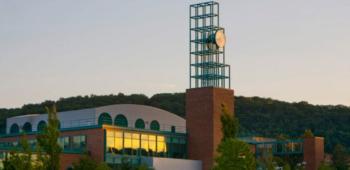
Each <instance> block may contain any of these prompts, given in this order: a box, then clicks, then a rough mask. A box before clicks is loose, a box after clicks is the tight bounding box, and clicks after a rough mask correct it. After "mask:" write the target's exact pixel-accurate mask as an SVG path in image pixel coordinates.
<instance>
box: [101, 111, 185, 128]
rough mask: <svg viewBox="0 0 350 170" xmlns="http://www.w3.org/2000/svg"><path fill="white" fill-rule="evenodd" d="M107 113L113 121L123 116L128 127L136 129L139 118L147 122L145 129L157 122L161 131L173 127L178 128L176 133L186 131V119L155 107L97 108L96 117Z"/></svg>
mask: <svg viewBox="0 0 350 170" xmlns="http://www.w3.org/2000/svg"><path fill="white" fill-rule="evenodd" d="M104 112H107V113H109V114H110V115H111V117H112V119H113V121H114V118H115V117H116V116H117V115H118V114H123V115H124V116H125V117H126V118H127V120H128V126H129V127H134V125H135V121H136V120H137V119H139V118H141V119H143V120H144V122H145V128H146V129H150V124H151V122H152V121H153V120H157V121H158V122H159V124H160V129H161V130H163V131H171V126H176V132H185V131H186V121H185V119H183V118H181V117H180V116H177V115H175V114H173V113H170V112H168V111H165V110H162V109H158V108H155V107H150V106H145V105H136V104H118V105H110V106H103V107H98V108H96V117H99V115H100V114H102V113H104Z"/></svg>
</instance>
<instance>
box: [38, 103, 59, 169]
mask: <svg viewBox="0 0 350 170" xmlns="http://www.w3.org/2000/svg"><path fill="white" fill-rule="evenodd" d="M46 111H47V113H48V125H47V127H46V128H45V129H44V131H43V132H42V133H40V134H39V135H38V136H37V141H38V144H39V148H40V150H38V159H39V161H41V162H42V165H43V169H46V170H59V169H60V153H61V152H62V148H61V147H60V146H59V144H58V137H59V136H60V131H59V129H58V128H59V120H58V118H57V111H56V106H55V105H53V106H52V107H46Z"/></svg>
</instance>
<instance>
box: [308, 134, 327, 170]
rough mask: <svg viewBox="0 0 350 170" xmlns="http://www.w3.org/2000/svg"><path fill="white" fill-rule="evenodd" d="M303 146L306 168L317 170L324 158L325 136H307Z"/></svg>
mask: <svg viewBox="0 0 350 170" xmlns="http://www.w3.org/2000/svg"><path fill="white" fill-rule="evenodd" d="M303 147H304V148H303V149H304V161H305V162H306V170H317V169H318V167H319V166H320V164H321V162H322V161H323V160H324V138H323V137H311V138H305V139H304V145H303Z"/></svg>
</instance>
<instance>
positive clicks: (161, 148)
mask: <svg viewBox="0 0 350 170" xmlns="http://www.w3.org/2000/svg"><path fill="white" fill-rule="evenodd" d="M157 152H158V153H160V155H159V156H164V154H165V152H166V144H165V138H164V136H157Z"/></svg>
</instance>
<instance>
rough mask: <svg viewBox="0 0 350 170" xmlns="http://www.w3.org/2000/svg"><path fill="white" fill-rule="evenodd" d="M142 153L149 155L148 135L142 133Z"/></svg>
mask: <svg viewBox="0 0 350 170" xmlns="http://www.w3.org/2000/svg"><path fill="white" fill-rule="evenodd" d="M141 155H143V156H147V155H148V135H146V134H141Z"/></svg>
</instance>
